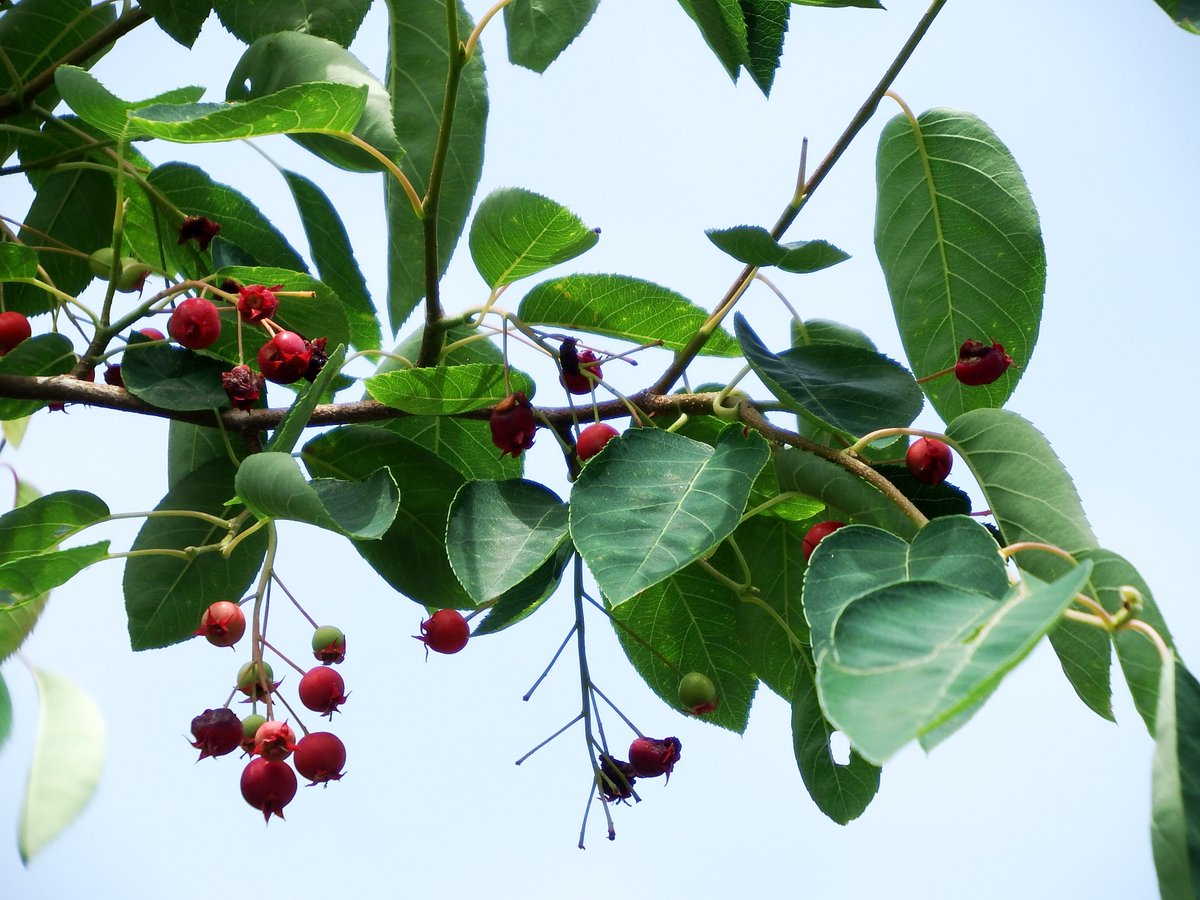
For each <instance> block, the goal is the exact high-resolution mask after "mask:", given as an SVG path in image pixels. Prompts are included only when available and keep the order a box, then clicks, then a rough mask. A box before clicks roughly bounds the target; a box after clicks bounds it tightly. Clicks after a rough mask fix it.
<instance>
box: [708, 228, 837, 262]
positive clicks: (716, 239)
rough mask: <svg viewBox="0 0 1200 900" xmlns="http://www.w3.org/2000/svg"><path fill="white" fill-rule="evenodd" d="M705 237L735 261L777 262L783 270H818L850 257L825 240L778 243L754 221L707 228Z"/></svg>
mask: <svg viewBox="0 0 1200 900" xmlns="http://www.w3.org/2000/svg"><path fill="white" fill-rule="evenodd" d="M704 233H705V234H707V235H708V239H709V240H710V241H712V242H713V243H714V244H716V245H717V246H718V247H719V248H720V249H722V250H724V251H725V252H726V253H728V254H729V255H730V256H732V257H733V258H734V259H736V260H738V261H739V262H744V263H746V264H747V265H751V266H777V267H778V268H780V269H783V271H785V272H796V273H804V272H818V271H820V270H821V269H827V268H829V267H830V266H835V265H837V264H838V263H840V262H845V261H846V260H848V259H849V258H850V254H849V253H846V252H845V251H844V250H839V249H838V248H837V247H835V246H833V244H831V243H829V242H828V241H795V242H792V243H788V244H781V243H779V242H778V241H777V240H775V238H773V237H771V233H770V232H769V231H767V229H765V228H762V227H760V226H758V225H738V226H736V227H734V228H721V229H716V228H710V229H709V230H708V231H706V232H704Z"/></svg>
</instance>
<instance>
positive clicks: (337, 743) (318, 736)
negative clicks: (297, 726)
mask: <svg viewBox="0 0 1200 900" xmlns="http://www.w3.org/2000/svg"><path fill="white" fill-rule="evenodd" d="M292 762H293V763H294V764H295V766H296V771H297V772H299V773H300V774H301V775H303V776H304V777H305V778H307V779H308V780H309V781H310V782H311V783H312V784H326V783H328V782H330V781H339V780H340V779H341V777H342V766H344V765H345V764H346V745H345V744H343V743H342V740H341V738H339V737H338V736H337V735H336V734H330V733H329V732H328V731H314V732H312V733H310V734H308V735H306V736H305V737H302V738H301V739H300V743H298V744H297V745H296V753H295V755H294V756H293V757H292Z"/></svg>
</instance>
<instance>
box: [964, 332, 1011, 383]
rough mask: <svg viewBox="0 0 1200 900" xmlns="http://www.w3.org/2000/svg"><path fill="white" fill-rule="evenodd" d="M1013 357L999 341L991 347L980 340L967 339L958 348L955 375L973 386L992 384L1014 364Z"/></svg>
mask: <svg viewBox="0 0 1200 900" xmlns="http://www.w3.org/2000/svg"><path fill="white" fill-rule="evenodd" d="M1012 361H1013V359H1012V357H1011V356H1009V355H1008V354H1007V353H1005V352H1004V345H1003V344H1001V343H1000V342H999V341H994V342H992V345H991V346H990V347H989V346H988V345H987V344H983V343H980V342H979V341H973V340H966V341H963V345H962V346H961V347H959V348H958V362H956V363H955V364H954V377H955V378H957V379H958V380H959V381H960V382H962V383H963V384H965V385H969V386H971V387H976V386H978V385H981V384H991V383H992V382H993V381H995V380H996V379H997V378H999V377H1000V376H1001V375H1003V374H1004V373H1005V372H1006V371H1008V367H1009V366H1011V365H1012Z"/></svg>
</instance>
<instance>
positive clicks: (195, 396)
mask: <svg viewBox="0 0 1200 900" xmlns="http://www.w3.org/2000/svg"><path fill="white" fill-rule="evenodd" d="M227 321H228V320H227ZM228 368H229V367H228V366H227V365H226V364H224V363H222V362H220V361H219V360H215V359H212V358H211V357H208V356H202V355H200V354H199V353H193V352H192V351H191V350H184V349H182V348H179V347H173V346H171V345H169V344H158V345H154V346H148V347H138V346H137V345H136V344H134V345H131V346H130V347H129V348H128V349H127V350H126V351H125V355H124V356H123V357H122V360H121V377H122V378H124V380H125V390H127V391H129V393H131V394H133V395H134V396H135V397H138V398H139V399H141V400H144V401H145V402H147V403H149V404H151V405H152V406H159V407H162V408H163V409H178V410H196V409H222V408H225V407H228V406H229V396H228V395H227V394H226V393H225V389H224V388H223V387H222V386H221V373H222V372H224V371H226V370H227V369H228Z"/></svg>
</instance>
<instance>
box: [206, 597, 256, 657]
mask: <svg viewBox="0 0 1200 900" xmlns="http://www.w3.org/2000/svg"><path fill="white" fill-rule="evenodd" d="M245 633H246V614H245V613H244V612H242V608H241V607H240V606H238V605H237V604H236V603H231V602H230V601H228V600H218V601H217V602H216V603H214V604H212V605H211V606H210V607H209V608H208V609H206V610H205V611H204V615H202V616H201V617H200V627H199V628H197V629H196V630H195V631H194V632H193V634H200V635H203V636H204V637H205V639H206V640H207V641H208V642H209V643H210V644H212V645H213V646H215V647H232V646H233V645H234V644H236V643H237V642H238V641H240V640H241V639H242V635H243V634H245Z"/></svg>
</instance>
